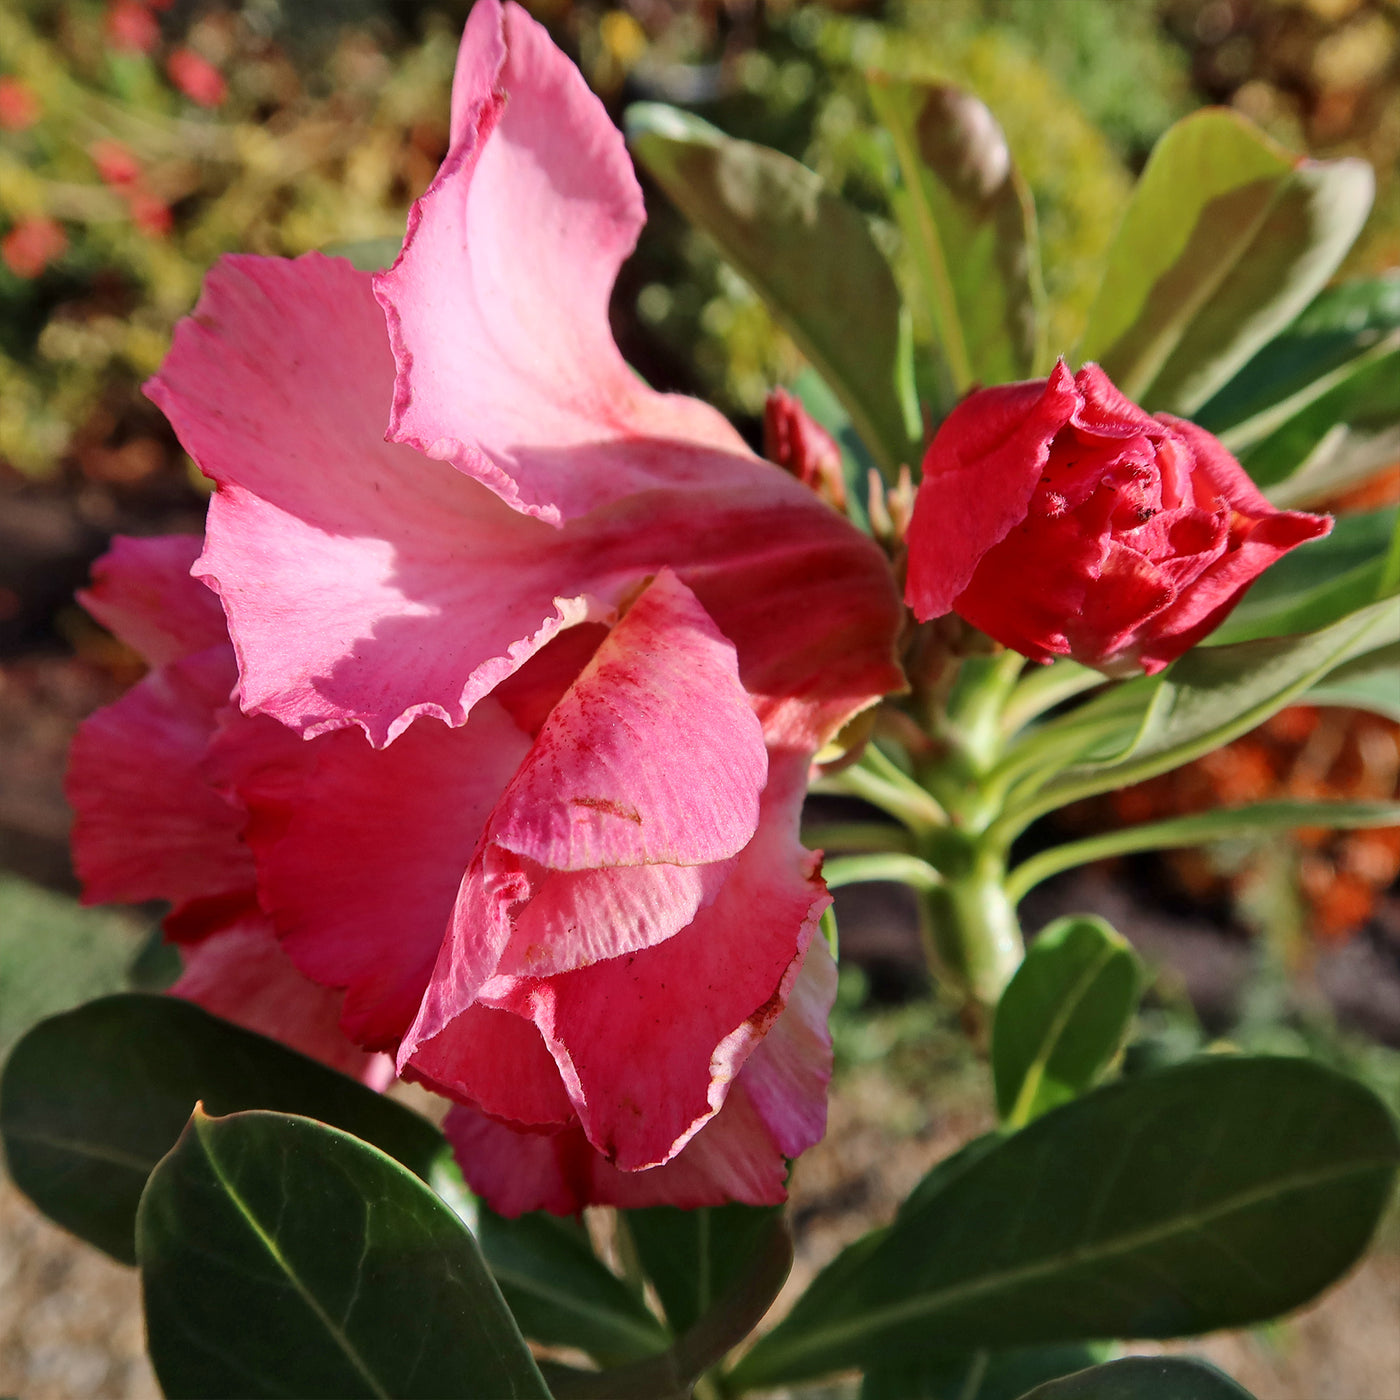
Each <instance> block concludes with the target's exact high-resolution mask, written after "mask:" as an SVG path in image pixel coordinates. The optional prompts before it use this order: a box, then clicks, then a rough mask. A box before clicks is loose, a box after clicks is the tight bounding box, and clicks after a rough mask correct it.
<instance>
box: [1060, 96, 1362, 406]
mask: <svg viewBox="0 0 1400 1400" xmlns="http://www.w3.org/2000/svg"><path fill="white" fill-rule="evenodd" d="M1374 187H1375V177H1374V176H1373V174H1372V172H1371V168H1370V167H1369V166H1368V165H1367V164H1366V163H1365V162H1364V161H1359V160H1340V161H1311V160H1300V159H1297V158H1295V157H1293V156H1291V155H1290V154H1289V153H1288V152H1287V151H1285V150H1283V149H1282V147H1280V146H1277V145H1275V144H1274V142H1272V141H1271V140H1270V139H1269V138H1268V137H1266V136H1265V135H1264V134H1263V133H1262V132H1261V131H1259V130H1258V129H1257V128H1256V127H1254V126H1253V125H1251V124H1250V123H1249V122H1248V121H1247V120H1246V119H1245V118H1244V117H1242V116H1240V115H1239V114H1238V113H1236V112H1231V111H1228V110H1226V109H1222V108H1209V109H1207V110H1205V111H1202V112H1197V113H1194V114H1193V115H1191V116H1189V117H1186V118H1184V119H1183V120H1182V121H1179V122H1177V124H1176V125H1175V126H1173V127H1172V128H1171V129H1170V130H1169V131H1168V132H1167V133H1166V134H1165V135H1164V136H1163V137H1162V139H1161V140H1160V141H1159V142H1158V143H1157V146H1156V148H1155V149H1154V150H1153V152H1152V155H1151V157H1150V159H1149V160H1148V162H1147V166H1146V168H1145V169H1144V171H1143V173H1142V178H1141V179H1140V180H1139V181H1138V185H1137V188H1136V190H1135V191H1134V193H1133V197H1132V200H1131V202H1130V204H1129V206H1128V210H1127V213H1126V214H1125V216H1124V219H1123V224H1122V226H1121V228H1120V229H1119V231H1118V235H1117V237H1116V239H1115V240H1114V243H1113V245H1112V247H1111V248H1110V250H1109V255H1108V269H1107V272H1106V274H1105V276H1104V281H1103V286H1102V287H1101V288H1100V290H1099V295H1098V299H1097V300H1096V301H1095V303H1094V306H1093V308H1092V310H1091V311H1090V313H1089V324H1088V327H1087V328H1086V330H1085V333H1084V340H1083V344H1082V345H1081V347H1080V358H1081V359H1084V360H1097V361H1098V362H1099V363H1100V364H1101V365H1102V366H1103V368H1104V369H1105V370H1106V371H1107V373H1108V375H1109V377H1110V378H1112V379H1113V381H1114V382H1115V383H1116V384H1117V385H1118V387H1119V388H1120V389H1122V391H1123V392H1124V393H1125V394H1126V395H1127V396H1128V397H1129V398H1130V399H1133V400H1134V401H1136V402H1138V403H1141V404H1142V405H1143V406H1144V407H1145V408H1147V409H1149V410H1151V411H1157V410H1159V409H1166V410H1168V411H1170V412H1173V413H1183V414H1187V415H1188V416H1189V415H1190V414H1191V412H1192V410H1194V409H1195V408H1197V407H1198V406H1199V405H1201V404H1203V403H1205V402H1206V401H1207V400H1208V399H1209V398H1210V397H1211V396H1212V395H1213V394H1214V393H1215V392H1216V391H1217V390H1218V389H1220V388H1221V387H1222V386H1223V385H1224V384H1226V383H1227V382H1228V381H1229V380H1230V378H1231V377H1232V376H1233V375H1234V374H1235V373H1236V372H1237V371H1238V370H1239V369H1240V368H1241V367H1242V366H1243V365H1244V364H1245V363H1246V362H1247V361H1248V360H1249V359H1250V358H1251V356H1253V355H1254V354H1255V352H1256V351H1258V350H1259V349H1261V348H1262V347H1263V346H1264V345H1266V344H1267V343H1268V342H1269V341H1270V340H1272V339H1273V338H1274V337H1275V336H1276V335H1278V334H1279V333H1280V332H1281V331H1282V330H1283V329H1284V328H1285V327H1286V326H1287V325H1288V324H1289V322H1291V321H1292V320H1293V319H1294V318H1295V317H1296V316H1297V315H1298V314H1299V313H1300V312H1301V311H1302V310H1303V308H1304V307H1306V306H1307V305H1308V303H1309V302H1310V301H1312V299H1313V298H1314V297H1315V296H1316V295H1317V293H1318V292H1319V291H1321V290H1322V288H1323V286H1324V285H1325V284H1326V282H1327V280H1328V278H1329V277H1330V276H1331V275H1332V273H1333V272H1334V271H1335V270H1336V268H1337V266H1338V264H1339V263H1340V262H1341V260H1342V258H1343V256H1344V255H1345V254H1346V251H1347V249H1348V248H1350V247H1351V245H1352V242H1353V241H1354V240H1355V238H1356V235H1357V234H1358V233H1359V232H1360V231H1361V226H1362V224H1363V223H1364V222H1365V219H1366V215H1367V213H1368V211H1369V210H1370V207H1371V197H1372V193H1373V190H1374Z"/></svg>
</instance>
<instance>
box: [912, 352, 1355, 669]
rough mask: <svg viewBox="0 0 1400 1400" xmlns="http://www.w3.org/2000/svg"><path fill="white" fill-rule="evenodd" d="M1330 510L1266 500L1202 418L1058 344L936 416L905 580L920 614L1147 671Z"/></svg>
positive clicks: (1017, 644)
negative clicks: (1013, 375) (1060, 350)
mask: <svg viewBox="0 0 1400 1400" xmlns="http://www.w3.org/2000/svg"><path fill="white" fill-rule="evenodd" d="M1331 525H1332V522H1331V521H1330V520H1329V519H1327V518H1326V517H1323V516H1316V515H1306V514H1304V513H1303V512H1301V511H1280V510H1275V509H1274V508H1273V506H1271V505H1270V504H1269V503H1268V501H1266V500H1265V499H1264V497H1263V496H1261V495H1260V494H1259V491H1258V490H1257V489H1256V487H1255V486H1254V483H1253V482H1252V481H1250V479H1249V477H1248V476H1246V475H1245V473H1244V470H1243V468H1242V467H1241V466H1240V464H1239V463H1238V462H1237V461H1236V460H1235V459H1234V458H1233V457H1232V456H1231V455H1230V454H1229V453H1228V452H1227V451H1226V450H1225V449H1224V448H1223V447H1222V446H1221V445H1220V443H1219V442H1218V441H1217V440H1216V439H1215V438H1213V437H1212V436H1211V435H1210V434H1209V433H1208V432H1206V431H1204V429H1201V428H1198V427H1196V425H1195V424H1194V423H1188V422H1186V421H1185V420H1184V419H1181V418H1173V417H1171V416H1170V415H1169V414H1166V413H1159V414H1157V415H1156V417H1149V416H1148V415H1147V414H1146V413H1144V412H1143V411H1142V409H1140V408H1138V407H1137V405H1136V404H1133V403H1130V402H1129V401H1128V400H1127V399H1125V398H1124V397H1123V395H1122V394H1120V393H1119V392H1118V390H1117V389H1115V388H1114V386H1113V385H1112V383H1110V382H1109V379H1108V376H1107V375H1106V374H1104V372H1103V371H1102V370H1101V369H1099V367H1098V366H1097V365H1085V366H1084V368H1083V369H1081V370H1080V371H1079V373H1078V374H1077V375H1071V374H1070V372H1069V370H1068V369H1066V368H1065V365H1064V362H1063V361H1061V362H1060V364H1059V365H1058V366H1057V367H1056V369H1055V372H1054V374H1052V375H1051V376H1050V378H1049V379H1048V380H1046V379H1035V380H1029V381H1027V382H1025V383H1021V384H1005V385H1001V386H999V387H998V388H994V389H982V390H979V391H978V392H976V393H974V394H970V395H969V396H968V397H967V398H966V399H965V400H964V401H963V402H962V403H960V404H959V405H958V407H957V408H955V409H954V410H953V412H952V413H951V414H949V416H948V418H947V420H946V422H944V424H943V426H942V427H941V428H940V429H939V430H938V434H937V436H936V437H935V438H934V440H933V444H932V446H931V447H930V448H929V450H928V455H927V456H926V457H925V459H924V479H923V483H922V484H921V485H920V487H919V494H918V498H917V500H916V502H915V505H914V518H913V520H912V522H911V523H910V526H909V536H908V539H909V580H908V588H907V591H906V597H907V600H908V602H909V605H910V607H911V608H913V610H914V612H915V614H916V616H917V617H918V618H919V619H920V620H921V621H926V620H928V619H929V618H932V617H939V616H941V615H942V614H944V613H948V612H956V613H958V614H959V615H960V616H961V617H963V618H965V619H966V620H967V621H968V622H970V623H972V624H973V625H974V626H975V627H980V628H981V629H982V630H983V631H984V632H986V633H988V634H989V635H990V636H992V637H995V638H996V639H997V640H998V641H999V642H1002V643H1004V644H1005V645H1006V646H1008V647H1011V648H1013V649H1014V650H1016V651H1019V652H1021V653H1022V654H1023V655H1025V656H1028V657H1030V658H1031V659H1032V660H1034V661H1049V660H1051V659H1052V658H1053V657H1055V656H1071V657H1073V658H1074V659H1075V660H1077V661H1082V662H1083V663H1084V664H1085V665H1088V666H1097V667H1098V668H1100V669H1101V670H1104V671H1107V672H1109V673H1110V674H1115V675H1122V674H1127V673H1130V672H1132V671H1135V670H1138V669H1141V670H1143V671H1146V672H1147V673H1148V674H1149V675H1151V674H1153V673H1154V672H1157V671H1160V670H1161V669H1162V668H1163V667H1164V666H1166V665H1167V663H1168V662H1170V661H1173V660H1175V659H1176V657H1178V656H1180V655H1181V654H1182V652H1184V651H1186V650H1187V649H1188V648H1190V647H1192V646H1194V645H1195V644H1196V643H1197V642H1198V641H1200V640H1201V638H1202V637H1204V636H1206V635H1207V634H1209V633H1210V632H1212V631H1213V630H1214V629H1215V628H1216V627H1218V626H1219V625H1220V624H1221V623H1222V622H1223V621H1224V620H1225V617H1226V615H1227V614H1228V613H1229V612H1230V609H1231V608H1233V607H1234V606H1235V604H1236V603H1238V602H1239V600H1240V598H1241V596H1242V595H1243V593H1244V591H1245V589H1247V588H1248V587H1249V585H1250V584H1251V583H1253V582H1254V580H1255V579H1256V578H1257V577H1258V576H1259V574H1261V573H1262V572H1263V571H1264V570H1265V569H1266V568H1267V567H1268V566H1269V565H1270V564H1272V563H1273V562H1274V561H1275V560H1276V559H1278V558H1279V557H1280V556H1281V555H1283V554H1286V553H1287V552H1288V551H1289V550H1290V549H1293V548H1294V547H1295V546H1297V545H1299V544H1302V543H1303V542H1304V541H1305V540H1311V539H1316V538H1317V537H1318V536H1319V535H1325V534H1326V533H1327V532H1328V530H1330V529H1331Z"/></svg>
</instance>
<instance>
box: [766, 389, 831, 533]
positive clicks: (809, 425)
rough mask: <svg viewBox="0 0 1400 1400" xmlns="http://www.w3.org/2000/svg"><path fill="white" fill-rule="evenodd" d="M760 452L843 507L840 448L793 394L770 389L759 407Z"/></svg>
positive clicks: (819, 493)
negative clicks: (761, 407)
mask: <svg viewBox="0 0 1400 1400" xmlns="http://www.w3.org/2000/svg"><path fill="white" fill-rule="evenodd" d="M763 452H764V455H765V456H766V457H767V458H768V460H769V461H770V462H776V463H777V464H778V465H779V466H780V467H782V468H783V470H784V471H789V472H791V473H792V474H793V476H795V477H796V478H797V479H798V480H799V481H800V482H802V484H803V485H804V486H810V487H811V488H812V490H813V491H815V492H816V493H817V495H819V496H820V497H821V498H822V500H824V501H825V502H826V503H827V504H828V505H831V506H834V507H835V508H836V509H837V510H841V511H844V510H845V509H846V480H845V477H844V476H843V475H842V473H841V449H840V447H838V446H837V444H836V439H835V438H834V437H832V436H831V434H830V433H829V432H827V430H826V429H825V428H823V427H822V426H821V424H820V423H818V422H817V421H816V420H815V419H814V418H813V417H812V415H811V414H810V413H808V412H807V410H806V409H805V408H803V407H802V403H801V400H799V399H798V398H797V396H796V395H794V394H790V393H788V391H787V390H786V389H774V390H773V391H772V393H770V394H769V395H768V402H767V403H766V404H765V405H764V409H763Z"/></svg>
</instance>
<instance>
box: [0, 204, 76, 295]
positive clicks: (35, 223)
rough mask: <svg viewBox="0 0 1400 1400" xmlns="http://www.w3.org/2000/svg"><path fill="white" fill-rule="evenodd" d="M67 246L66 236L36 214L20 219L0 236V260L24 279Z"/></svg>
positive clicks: (53, 224)
mask: <svg viewBox="0 0 1400 1400" xmlns="http://www.w3.org/2000/svg"><path fill="white" fill-rule="evenodd" d="M67 247H68V235H67V234H66V233H64V231H63V229H62V227H60V225H58V224H56V223H55V222H54V221H53V220H52V219H48V218H45V217H43V216H42V215H36V216H34V217H32V218H26V219H20V220H19V221H18V222H17V223H16V224H15V226H14V227H13V228H12V229H11V230H10V231H9V232H8V233H7V234H6V235H5V236H4V238H0V261H3V262H4V264H5V266H6V267H8V268H9V269H10V271H11V272H13V273H14V275H15V276H16V277H23V278H25V279H26V280H29V279H31V278H34V277H37V276H39V274H40V273H41V272H43V270H44V269H45V268H46V267H47V266H48V265H49V264H50V263H51V262H52V261H53V260H54V259H55V258H57V257H60V256H61V255H62V254H63V252H64V250H65V249H66V248H67Z"/></svg>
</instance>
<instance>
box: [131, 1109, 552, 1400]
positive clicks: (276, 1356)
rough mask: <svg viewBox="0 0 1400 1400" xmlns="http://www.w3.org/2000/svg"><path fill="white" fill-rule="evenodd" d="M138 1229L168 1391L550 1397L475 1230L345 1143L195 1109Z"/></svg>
mask: <svg viewBox="0 0 1400 1400" xmlns="http://www.w3.org/2000/svg"><path fill="white" fill-rule="evenodd" d="M136 1234H137V1252H138V1255H139V1258H140V1263H141V1285H142V1293H143V1297H144V1301H145V1310H146V1337H147V1343H148V1346H149V1349H150V1354H151V1363H152V1365H153V1366H154V1367H155V1371H156V1376H157V1377H158V1379H159V1380H160V1384H161V1389H162V1390H163V1391H164V1392H165V1394H166V1395H168V1396H171V1397H182V1396H189V1397H199V1400H208V1398H209V1397H218V1396H288V1395H296V1396H306V1397H312V1396H405V1397H407V1396H423V1397H435V1396H444V1397H445V1396H463V1397H470V1396H493V1397H494V1396H502V1397H505V1396H512V1397H514V1396H531V1397H540V1398H541V1400H549V1392H548V1391H547V1390H546V1389H545V1385H544V1381H543V1378H542V1377H541V1376H540V1373H539V1370H538V1368H537V1367H536V1365H535V1362H534V1360H533V1358H532V1357H531V1355H530V1352H529V1350H528V1349H527V1348H526V1346H525V1343H524V1341H523V1339H522V1338H521V1336H520V1331H519V1329H518V1328H517V1327H516V1325H515V1320H514V1319H513V1318H512V1317H511V1315H510V1310H509V1309H508V1308H507V1307H506V1304H505V1300H504V1299H503V1298H502V1297H501V1294H500V1291H499V1290H498V1289H497V1287H496V1285H495V1283H494V1282H493V1281H492V1279H491V1275H490V1273H489V1272H488V1271H487V1268H486V1264H485V1262H484V1261H483V1259H482V1257H481V1254H480V1252H479V1251H478V1249H477V1246H476V1242H475V1241H474V1240H473V1239H472V1236H471V1232H470V1231H469V1230H468V1229H467V1228H466V1226H465V1225H463V1224H462V1222H461V1221H460V1220H459V1219H458V1218H457V1217H456V1216H455V1215H454V1214H453V1213H452V1211H451V1210H449V1209H448V1207H447V1206H446V1205H444V1204H443V1202H442V1201H440V1200H439V1199H438V1198H437V1196H435V1195H434V1194H433V1193H432V1192H431V1191H430V1190H429V1189H428V1188H427V1187H426V1186H425V1185H423V1183H422V1182H421V1181H419V1180H418V1179H417V1178H416V1177H415V1176H413V1174H412V1173H410V1172H408V1171H406V1170H405V1169H404V1168H403V1167H401V1166H400V1165H399V1164H398V1163H397V1162H395V1161H394V1160H393V1159H392V1158H391V1157H388V1156H386V1155H385V1154H384V1153H382V1152H380V1151H379V1150H378V1149H377V1148H374V1147H371V1146H369V1145H368V1144H367V1143H363V1142H361V1141H360V1140H359V1139H358V1138H355V1137H352V1136H351V1135H350V1134H349V1133H342V1132H340V1131H339V1130H338V1129H335V1128H328V1127H326V1126H325V1125H324V1124H321V1123H315V1122H312V1121H311V1120H310V1119H308V1118H298V1117H293V1116H291V1115H288V1114H281V1113H263V1112H248V1113H236V1114H233V1115H232V1116H231V1117H228V1118H210V1117H207V1116H206V1115H205V1114H204V1113H203V1112H202V1111H201V1110H199V1109H196V1110H195V1113H194V1116H193V1117H192V1118H191V1119H190V1122H189V1126H188V1127H187V1128H186V1130H185V1131H184V1132H183V1133H182V1134H181V1136H180V1139H179V1141H178V1142H177V1143H176V1145H175V1147H174V1149H173V1150H172V1151H171V1152H170V1153H169V1155H168V1156H166V1157H165V1158H164V1159H163V1160H162V1161H161V1163H160V1165H159V1166H158V1167H157V1168H156V1169H155V1171H154V1172H153V1173H152V1174H151V1179H150V1181H149V1182H148V1183H147V1186H146V1190H145V1192H144V1193H143V1194H142V1197H141V1207H140V1210H139V1211H138V1213H137V1217H136Z"/></svg>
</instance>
